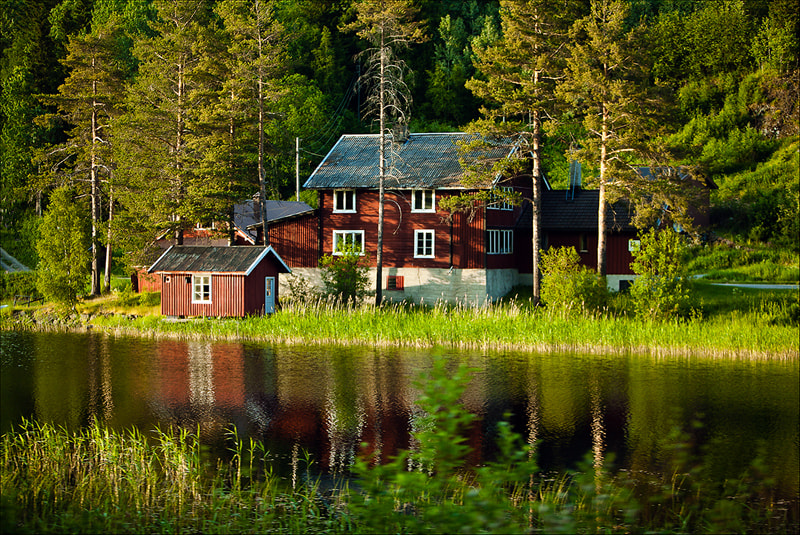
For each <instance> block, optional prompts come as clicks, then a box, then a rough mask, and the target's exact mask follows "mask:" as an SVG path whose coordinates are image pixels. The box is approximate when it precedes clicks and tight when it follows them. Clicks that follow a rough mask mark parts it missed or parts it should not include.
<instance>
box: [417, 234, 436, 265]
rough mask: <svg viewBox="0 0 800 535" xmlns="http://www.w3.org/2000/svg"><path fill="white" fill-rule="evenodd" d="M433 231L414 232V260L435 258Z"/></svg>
mask: <svg viewBox="0 0 800 535" xmlns="http://www.w3.org/2000/svg"><path fill="white" fill-rule="evenodd" d="M434 236H435V231H433V230H415V231H414V258H433V257H434V256H433V238H434Z"/></svg>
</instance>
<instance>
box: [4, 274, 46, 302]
mask: <svg viewBox="0 0 800 535" xmlns="http://www.w3.org/2000/svg"><path fill="white" fill-rule="evenodd" d="M18 295H19V296H27V297H29V298H31V299H38V298H40V297H41V296H42V294H40V293H39V289H38V288H37V287H36V272H35V271H20V272H17V273H6V272H5V271H0V300H3V301H5V300H9V299H14V297H15V296H18Z"/></svg>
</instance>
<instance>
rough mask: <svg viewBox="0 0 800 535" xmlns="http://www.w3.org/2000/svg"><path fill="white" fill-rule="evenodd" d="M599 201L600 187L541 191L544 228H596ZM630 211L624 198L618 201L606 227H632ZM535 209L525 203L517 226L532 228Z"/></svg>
mask: <svg viewBox="0 0 800 535" xmlns="http://www.w3.org/2000/svg"><path fill="white" fill-rule="evenodd" d="M599 204H600V191H599V190H596V189H595V190H583V189H580V188H578V189H576V190H575V191H574V193H573V192H572V191H570V190H545V191H542V205H541V206H542V230H575V231H596V230H597V209H598V206H599ZM632 215H633V214H632V213H631V210H630V208H629V204H628V203H627V202H625V201H617V202H616V203H614V205H613V206H610V207H608V208H607V209H606V228H607V229H609V230H633V228H634V227H633V225H632V224H631V216H632ZM531 224H532V212H531V205H530V203H526V205H525V208H524V209H523V212H522V214H521V215H520V218H519V220H518V221H517V225H516V226H517V228H530V226H531Z"/></svg>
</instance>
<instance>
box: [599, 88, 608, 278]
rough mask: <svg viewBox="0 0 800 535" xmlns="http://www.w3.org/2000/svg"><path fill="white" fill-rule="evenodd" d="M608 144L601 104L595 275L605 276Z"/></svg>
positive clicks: (605, 119) (604, 115)
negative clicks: (601, 125)
mask: <svg viewBox="0 0 800 535" xmlns="http://www.w3.org/2000/svg"><path fill="white" fill-rule="evenodd" d="M607 144H608V108H607V107H606V105H605V103H603V131H602V133H601V137H600V198H599V200H598V206H597V274H598V275H599V276H601V277H605V276H606V180H607V178H606V171H607V169H606V167H607V162H606V152H607Z"/></svg>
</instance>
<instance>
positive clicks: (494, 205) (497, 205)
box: [487, 186, 514, 210]
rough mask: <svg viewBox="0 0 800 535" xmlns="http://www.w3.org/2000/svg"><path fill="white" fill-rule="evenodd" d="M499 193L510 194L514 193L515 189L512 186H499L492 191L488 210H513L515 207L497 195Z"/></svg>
mask: <svg viewBox="0 0 800 535" xmlns="http://www.w3.org/2000/svg"><path fill="white" fill-rule="evenodd" d="M497 191H500V192H502V193H504V194H508V193H513V192H514V188H513V187H511V186H499V187H496V188H494V189H493V190H492V199H491V201H489V206H487V208H489V209H490V210H513V209H514V205H513V204H511V203H510V202H508V201H506V200H505V198H504V197H503V196H502V195H499V194H497V193H496V192H497Z"/></svg>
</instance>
